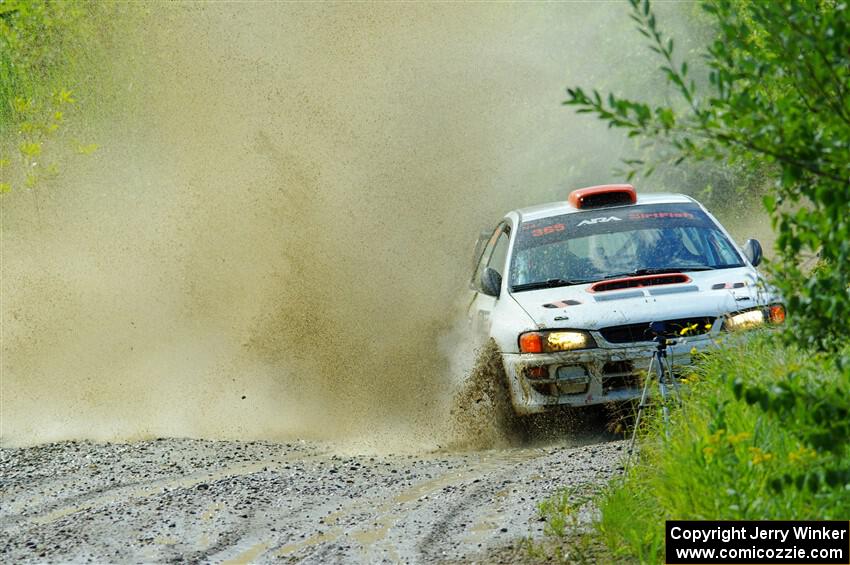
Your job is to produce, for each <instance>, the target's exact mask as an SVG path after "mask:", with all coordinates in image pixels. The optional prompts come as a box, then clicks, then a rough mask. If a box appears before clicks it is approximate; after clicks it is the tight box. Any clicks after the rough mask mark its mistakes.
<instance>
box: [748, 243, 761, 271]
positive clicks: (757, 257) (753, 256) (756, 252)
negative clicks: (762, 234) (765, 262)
mask: <svg viewBox="0 0 850 565" xmlns="http://www.w3.org/2000/svg"><path fill="white" fill-rule="evenodd" d="M744 255H746V256H747V260H749V262H750V263H752V264H753V267H758V265H759V263H761V259H762V250H761V243H759V242H758V240H757V239H748V240H747V242H746V243H745V244H744Z"/></svg>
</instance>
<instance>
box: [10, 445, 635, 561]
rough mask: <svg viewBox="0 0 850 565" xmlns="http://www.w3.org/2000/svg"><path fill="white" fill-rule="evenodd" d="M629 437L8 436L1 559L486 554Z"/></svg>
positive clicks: (525, 530) (613, 463)
mask: <svg viewBox="0 0 850 565" xmlns="http://www.w3.org/2000/svg"><path fill="white" fill-rule="evenodd" d="M624 450H625V445H624V442H623V441H617V440H614V439H612V438H611V437H607V436H603V435H601V434H599V433H590V434H584V437H572V438H570V439H563V440H557V441H555V442H549V443H547V444H545V445H541V444H538V445H529V446H525V447H517V448H509V449H498V450H496V449H494V450H484V451H466V452H448V451H447V452H440V451H437V452H431V453H419V454H401V455H399V454H395V455H393V454H383V455H374V454H358V455H344V454H342V453H344V451H343V450H340V449H339V448H338V447H336V448H335V447H334V446H332V445H328V444H320V443H311V442H305V441H295V442H290V443H270V442H224V441H204V440H189V439H161V440H155V441H143V442H137V443H129V444H128V443H116V444H95V443H89V442H77V441H73V442H62V443H53V444H47V445H41V446H36V447H27V448H4V449H1V450H0V471H2V507H0V560H2V561H3V562H6V563H22V562H39V563H41V562H98V563H99V562H168V561H180V562H199V561H200V562H216V563H246V562H259V563H266V562H305V563H333V562H369V563H379V562H389V563H393V562H403V563H434V562H446V561H457V560H462V561H465V562H470V561H486V560H489V559H490V558H488V557H487V556H488V555H490V556H492V555H494V552H496V553H495V554H498V552H500V551H501V552H502V553H503V554H504V550H505V548H507V549H510V547H511V546H512V545H516V544H518V543H519V542H520V540H521V539H522V538H525V537H531V538H540V537H541V536H542V535H543V533H542V529H543V523H542V522H541V521H540V518H539V516H538V513H537V510H536V502H537V501H539V500H542V499H543V498H545V497H547V496H550V495H551V494H553V493H554V492H556V491H557V489H558V488H560V487H570V488H574V489H577V491H578V492H582V491H589V490H592V489H594V488H596V487H598V486H599V485H600V484H602V483H604V481H605V480H606V479H608V478H609V477H611V476H612V474H613V473H615V472H616V469H617V468H618V467H619V466H620V465H621V464H622V458H623V454H624ZM585 519H588V517H585Z"/></svg>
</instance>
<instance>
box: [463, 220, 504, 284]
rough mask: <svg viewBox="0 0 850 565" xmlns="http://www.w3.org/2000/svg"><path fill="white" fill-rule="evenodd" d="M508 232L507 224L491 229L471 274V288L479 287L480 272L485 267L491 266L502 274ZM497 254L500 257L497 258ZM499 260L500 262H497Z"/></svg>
mask: <svg viewBox="0 0 850 565" xmlns="http://www.w3.org/2000/svg"><path fill="white" fill-rule="evenodd" d="M508 233H509V231H508V226H507V224H499V225H498V226H497V227H496V229H495V230H494V231H493V235H492V236H490V239H489V241H487V246H486V247H485V248H484V253H483V254H482V255H481V259H480V260H479V261H478V265H477V266H476V268H475V272H474V273H473V274H472V287H473V288H476V289H478V288H480V286H481V273H483V272H484V269H485V268H486V267H493V268H494V269H496V270H497V271H499V273H500V274H503V273H502V271H503V270H504V267H505V257H506V256H507V253H508ZM499 256H500V257H501V259H499ZM499 261H501V263H499Z"/></svg>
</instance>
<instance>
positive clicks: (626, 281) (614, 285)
mask: <svg viewBox="0 0 850 565" xmlns="http://www.w3.org/2000/svg"><path fill="white" fill-rule="evenodd" d="M686 282H691V278H690V277H689V276H688V275H685V274H683V273H665V274H661V275H643V276H638V277H626V278H622V279H612V280H608V281H599V282H598V283H594V284H592V285H591V286H590V288H589V289H587V290H588V292H607V291H609V290H622V289H624V288H642V287H645V286H658V285H662V284H679V283H686Z"/></svg>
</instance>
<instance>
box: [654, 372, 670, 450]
mask: <svg viewBox="0 0 850 565" xmlns="http://www.w3.org/2000/svg"><path fill="white" fill-rule="evenodd" d="M655 372H656V376H657V377H658V388H659V390H660V391H661V415H662V417H663V418H664V437H665V438H666V439H670V408H669V407H668V406H667V383H666V382H665V381H666V380H667V377H666V376H665V375H664V367H663V363H662V362H661V360H660V359H659V361H658V364H657V365H656V369H655Z"/></svg>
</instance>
